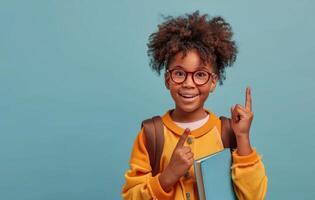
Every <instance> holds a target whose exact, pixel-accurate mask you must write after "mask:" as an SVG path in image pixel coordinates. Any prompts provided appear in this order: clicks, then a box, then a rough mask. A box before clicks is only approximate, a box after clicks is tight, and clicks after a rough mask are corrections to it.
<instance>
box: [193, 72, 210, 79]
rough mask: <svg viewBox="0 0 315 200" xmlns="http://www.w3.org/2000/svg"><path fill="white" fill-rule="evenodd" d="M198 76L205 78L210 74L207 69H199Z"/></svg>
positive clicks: (196, 74)
mask: <svg viewBox="0 0 315 200" xmlns="http://www.w3.org/2000/svg"><path fill="white" fill-rule="evenodd" d="M195 76H196V78H205V77H207V76H208V73H207V72H205V71H197V72H196V73H195Z"/></svg>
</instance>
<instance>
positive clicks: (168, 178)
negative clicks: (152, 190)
mask: <svg viewBox="0 0 315 200" xmlns="http://www.w3.org/2000/svg"><path fill="white" fill-rule="evenodd" d="M159 181H160V185H161V187H162V188H163V190H164V191H165V192H169V191H171V189H172V187H173V186H174V184H175V183H176V182H177V181H178V178H177V177H176V176H175V174H174V173H173V172H172V171H171V170H170V169H169V168H166V169H165V170H164V171H163V172H162V173H161V175H160V176H159Z"/></svg>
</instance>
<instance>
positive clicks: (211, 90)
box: [210, 76, 218, 93]
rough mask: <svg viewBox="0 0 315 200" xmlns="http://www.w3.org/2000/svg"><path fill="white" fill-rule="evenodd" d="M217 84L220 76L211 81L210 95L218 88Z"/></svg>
mask: <svg viewBox="0 0 315 200" xmlns="http://www.w3.org/2000/svg"><path fill="white" fill-rule="evenodd" d="M217 82H218V76H216V77H215V78H213V79H211V82H210V84H211V88H210V93H212V92H213V91H214V90H215V88H216V86H217Z"/></svg>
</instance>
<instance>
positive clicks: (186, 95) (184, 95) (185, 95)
mask: <svg viewBox="0 0 315 200" xmlns="http://www.w3.org/2000/svg"><path fill="white" fill-rule="evenodd" d="M181 96H183V97H186V98H192V97H195V96H197V95H191V94H181Z"/></svg>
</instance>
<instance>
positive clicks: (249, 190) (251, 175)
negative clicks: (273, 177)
mask: <svg viewBox="0 0 315 200" xmlns="http://www.w3.org/2000/svg"><path fill="white" fill-rule="evenodd" d="M232 158H233V165H232V180H233V186H234V191H235V193H236V196H237V197H238V199H239V200H262V199H264V198H265V195H266V192H267V183H268V178H267V176H266V173H265V167H264V164H263V163H262V161H261V156H259V155H258V153H257V152H256V149H253V152H252V153H251V154H250V155H247V156H239V155H238V154H237V152H236V150H234V151H233V153H232Z"/></svg>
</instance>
